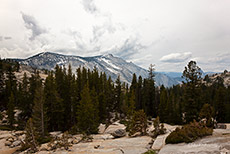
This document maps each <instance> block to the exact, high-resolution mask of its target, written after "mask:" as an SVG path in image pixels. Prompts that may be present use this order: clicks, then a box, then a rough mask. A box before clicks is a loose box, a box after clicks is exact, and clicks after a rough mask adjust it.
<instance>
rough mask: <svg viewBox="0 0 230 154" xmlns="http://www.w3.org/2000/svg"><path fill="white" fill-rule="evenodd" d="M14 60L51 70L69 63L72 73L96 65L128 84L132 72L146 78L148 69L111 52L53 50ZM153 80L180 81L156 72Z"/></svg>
mask: <svg viewBox="0 0 230 154" xmlns="http://www.w3.org/2000/svg"><path fill="white" fill-rule="evenodd" d="M15 60H17V61H18V62H19V63H20V64H25V65H29V66H32V67H34V68H38V69H48V70H53V69H54V68H55V66H56V65H57V64H58V65H60V66H68V65H69V64H71V67H72V71H73V72H74V73H75V72H76V68H78V67H85V68H87V69H91V70H92V69H93V68H94V67H96V68H97V69H98V71H99V72H105V73H106V74H107V76H111V78H112V80H113V81H115V80H116V78H117V76H118V75H120V79H121V81H122V82H126V83H128V84H130V83H131V81H132V76H133V73H135V74H136V76H137V77H138V76H142V78H147V76H148V71H147V70H146V69H144V68H142V67H140V66H138V65H135V64H134V63H132V62H127V61H125V60H124V59H122V58H119V57H116V56H114V55H112V54H105V55H98V56H92V57H81V56H75V55H63V54H59V53H53V52H42V53H38V54H36V55H33V56H31V57H28V58H26V59H15ZM155 81H156V85H157V86H161V85H164V86H165V87H171V86H173V85H176V84H180V81H178V80H176V79H174V78H171V77H169V76H167V75H165V74H163V73H158V72H155Z"/></svg>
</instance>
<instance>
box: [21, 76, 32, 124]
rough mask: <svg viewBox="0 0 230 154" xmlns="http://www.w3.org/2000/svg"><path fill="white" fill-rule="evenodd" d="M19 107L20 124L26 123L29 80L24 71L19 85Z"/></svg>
mask: <svg viewBox="0 0 230 154" xmlns="http://www.w3.org/2000/svg"><path fill="white" fill-rule="evenodd" d="M18 93H19V103H18V106H19V109H20V110H21V111H22V112H21V114H20V119H21V123H19V124H20V125H24V126H25V125H26V121H27V120H28V119H29V117H28V116H29V115H30V108H31V102H30V97H29V95H28V93H29V81H28V77H27V75H26V73H24V76H23V79H22V84H20V85H19V92H18Z"/></svg>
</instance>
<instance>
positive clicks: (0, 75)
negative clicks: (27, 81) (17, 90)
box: [0, 58, 5, 108]
mask: <svg viewBox="0 0 230 154" xmlns="http://www.w3.org/2000/svg"><path fill="white" fill-rule="evenodd" d="M4 92H5V77H4V72H3V64H2V60H1V58H0V98H1V99H0V107H1V108H5V105H4Z"/></svg>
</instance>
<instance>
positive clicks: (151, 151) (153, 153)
mask: <svg viewBox="0 0 230 154" xmlns="http://www.w3.org/2000/svg"><path fill="white" fill-rule="evenodd" d="M143 154H156V152H155V151H153V150H149V151H147V152H145V153H143Z"/></svg>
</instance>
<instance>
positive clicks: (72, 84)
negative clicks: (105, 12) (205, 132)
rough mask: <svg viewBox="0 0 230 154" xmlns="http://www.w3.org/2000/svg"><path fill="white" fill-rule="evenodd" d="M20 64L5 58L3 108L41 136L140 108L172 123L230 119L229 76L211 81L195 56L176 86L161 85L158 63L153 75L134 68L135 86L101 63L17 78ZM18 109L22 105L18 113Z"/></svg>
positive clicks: (0, 84) (84, 129)
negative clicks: (113, 76) (157, 77)
mask: <svg viewBox="0 0 230 154" xmlns="http://www.w3.org/2000/svg"><path fill="white" fill-rule="evenodd" d="M19 69H20V65H19V64H18V63H15V62H12V61H6V60H1V61H0V97H1V100H0V101H1V102H0V103H1V104H0V105H1V111H3V110H6V111H7V115H8V123H7V127H9V128H11V129H22V130H24V129H25V128H27V130H28V127H29V126H30V125H31V124H32V125H33V128H34V129H35V131H36V132H38V136H39V137H38V141H39V139H44V138H45V136H46V135H47V133H48V132H51V131H63V132H64V131H70V132H72V133H75V134H76V133H86V134H91V133H97V131H98V126H99V124H100V123H105V124H107V125H108V124H109V123H110V120H111V118H116V119H120V120H126V119H127V118H130V117H132V116H133V115H134V114H135V113H141V112H138V111H140V110H143V111H144V114H146V115H147V117H157V116H159V117H160V121H161V122H164V123H169V124H185V123H189V122H191V121H193V120H197V121H199V120H201V119H202V118H206V119H207V120H209V122H210V125H213V121H212V120H211V118H212V117H213V118H215V119H216V120H217V122H230V112H228V111H230V95H229V94H230V87H226V86H224V84H223V82H215V83H214V84H212V85H206V84H205V83H204V82H202V78H201V71H200V68H199V67H198V66H197V65H196V62H195V61H191V62H189V64H188V66H186V67H185V70H184V72H183V78H184V79H185V80H186V82H184V83H183V84H182V85H177V86H173V87H172V88H165V87H164V86H161V87H156V86H155V82H154V67H153V65H150V67H149V77H148V78H145V79H144V78H142V77H141V76H139V77H137V76H136V75H135V74H133V79H132V83H131V86H130V87H129V86H128V85H127V84H125V83H121V81H120V78H119V77H118V78H117V79H116V81H115V83H113V82H112V80H111V78H110V77H107V76H106V74H105V73H99V72H98V70H97V69H96V67H95V68H94V69H93V70H87V69H85V68H78V69H77V70H76V72H77V73H76V74H77V75H74V73H73V72H72V69H71V66H70V65H69V67H68V68H63V67H59V66H58V65H57V66H56V67H55V70H54V71H47V74H48V76H47V78H46V79H45V80H43V79H42V78H41V77H40V75H39V70H35V71H34V73H33V74H32V76H31V77H28V76H27V74H26V73H25V74H24V77H23V79H22V81H17V80H16V77H15V72H16V71H18V70H19ZM16 109H17V110H20V111H21V112H20V114H19V115H18V117H17V118H16V117H15V114H14V111H15V110H16ZM114 114H115V115H116V116H115V117H114V116H113V115H114ZM141 114H142V113H141Z"/></svg>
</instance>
